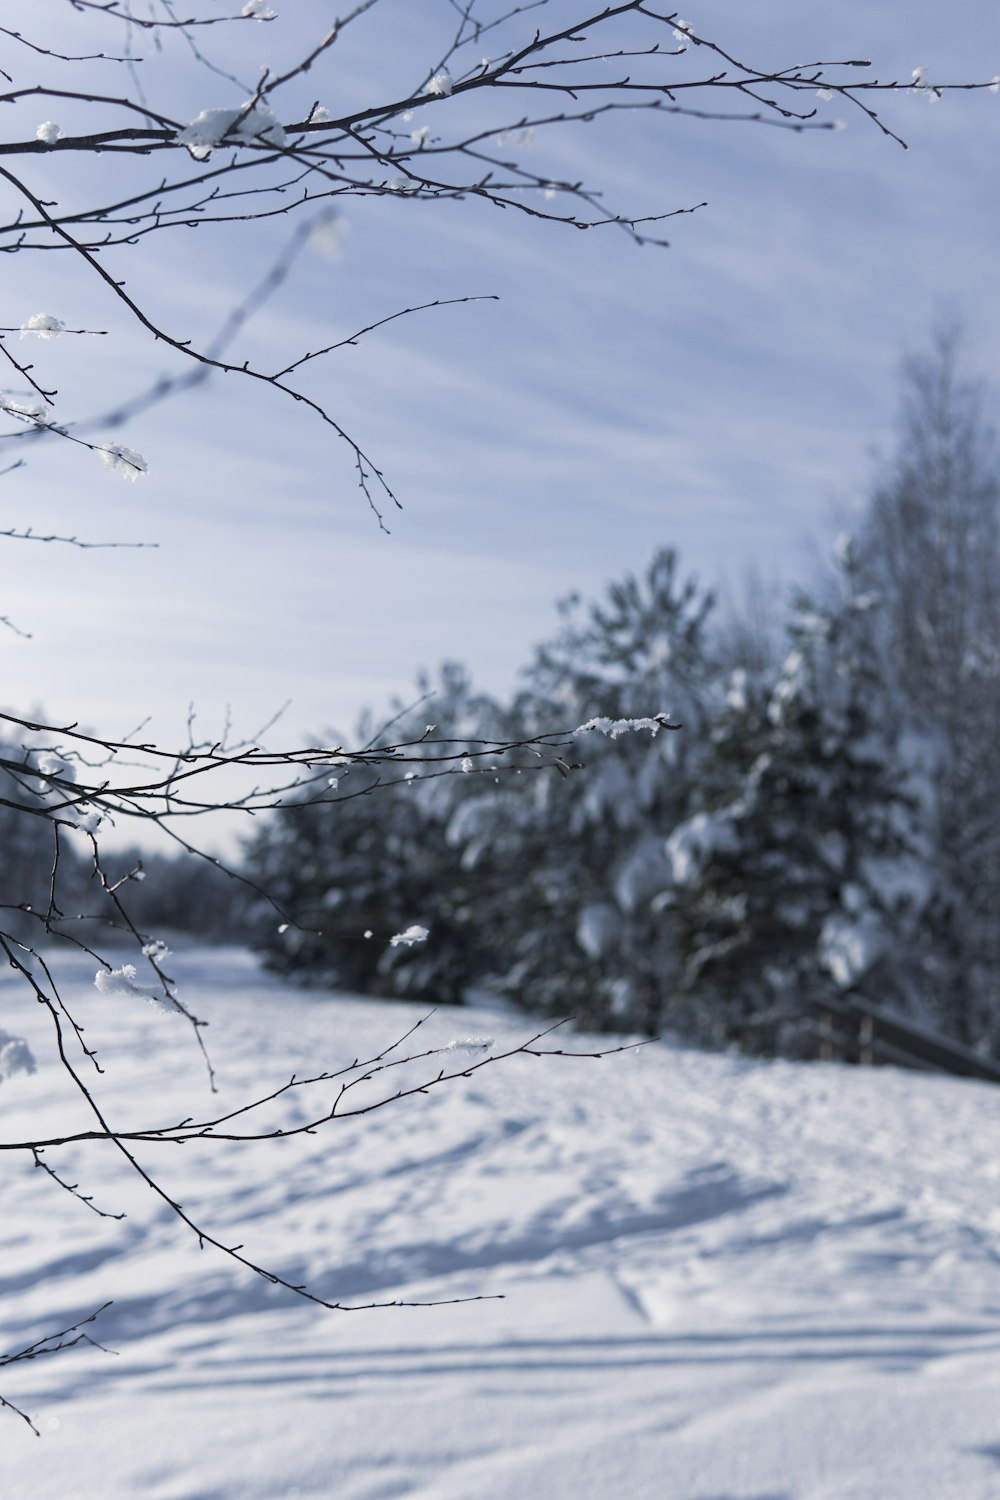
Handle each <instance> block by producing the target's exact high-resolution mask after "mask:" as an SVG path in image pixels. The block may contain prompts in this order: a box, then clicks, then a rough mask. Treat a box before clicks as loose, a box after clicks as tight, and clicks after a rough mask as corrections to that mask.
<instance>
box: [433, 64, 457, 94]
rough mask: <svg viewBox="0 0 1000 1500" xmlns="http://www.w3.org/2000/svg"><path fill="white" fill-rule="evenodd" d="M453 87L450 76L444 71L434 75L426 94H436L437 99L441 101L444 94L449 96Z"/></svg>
mask: <svg viewBox="0 0 1000 1500" xmlns="http://www.w3.org/2000/svg"><path fill="white" fill-rule="evenodd" d="M454 87H455V84H454V82H453V80H452V76H451V74H450V73H449V72H447V71H444V72H441V73H435V74H434V77H433V78H432V79H431V81H430V83H429V84H428V85H427V92H428V93H429V94H436V95H437V97H438V98H439V99H441V98H443V97H444V96H445V95H446V94H450V93H451V91H452V89H453V88H454Z"/></svg>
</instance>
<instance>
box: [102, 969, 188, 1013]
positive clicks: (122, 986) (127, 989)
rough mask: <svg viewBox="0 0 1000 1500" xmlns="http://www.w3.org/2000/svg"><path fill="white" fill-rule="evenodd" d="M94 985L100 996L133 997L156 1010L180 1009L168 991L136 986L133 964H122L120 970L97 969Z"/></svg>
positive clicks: (151, 986) (143, 985) (145, 985)
mask: <svg viewBox="0 0 1000 1500" xmlns="http://www.w3.org/2000/svg"><path fill="white" fill-rule="evenodd" d="M94 984H95V986H96V987H97V989H99V990H100V992H101V994H102V995H133V996H138V997H139V998H140V999H142V1000H145V1001H147V1002H148V1003H149V1004H150V1005H152V1006H155V1007H156V1009H158V1010H179V1009H180V1006H179V1005H178V1004H177V1002H176V1000H175V999H174V997H173V995H171V994H170V993H169V992H168V991H165V990H161V989H157V988H156V986H155V985H149V984H137V983H136V967H135V964H122V966H121V968H120V969H98V971H97V973H96V974H95V975H94ZM168 1002H172V1004H171V1003H168Z"/></svg>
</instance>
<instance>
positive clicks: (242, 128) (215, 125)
mask: <svg viewBox="0 0 1000 1500" xmlns="http://www.w3.org/2000/svg"><path fill="white" fill-rule="evenodd" d="M249 104H250V101H249V100H247V103H246V104H243V105H241V106H240V108H239V109H203V110H202V111H201V113H200V114H198V115H195V117H194V119H193V120H192V121H191V123H190V125H185V127H184V129H183V130H180V131H178V133H177V135H176V136H175V140H176V141H177V142H178V144H179V145H181V146H186V147H187V148H188V151H190V153H191V155H192V156H193V157H194V159H195V161H207V160H208V158H209V157H210V156H211V154H212V151H213V150H214V148H215V147H216V146H221V145H222V144H223V141H224V140H225V138H226V137H227V135H228V140H225V144H227V145H232V146H243V145H247V144H248V143H253V142H260V143H261V144H262V145H265V146H283V145H284V144H285V141H286V139H287V138H286V136H285V130H284V126H283V125H282V124H281V122H280V121H279V119H278V117H277V115H276V114H275V113H274V110H273V109H269V108H268V106H267V105H266V104H254V105H253V107H252V108H249V107H248V106H249ZM230 131H231V132H232V134H231V135H229V132H230Z"/></svg>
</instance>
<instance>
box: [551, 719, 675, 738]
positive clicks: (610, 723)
mask: <svg viewBox="0 0 1000 1500" xmlns="http://www.w3.org/2000/svg"><path fill="white" fill-rule="evenodd" d="M680 728H682V725H680V724H671V722H670V715H669V714H654V715H653V717H652V718H640V719H608V718H596V719H588V720H587V722H586V724H580V725H579V726H578V727H577V728H576V729H574V731H573V733H574V734H588V733H590V732H591V731H592V730H596V731H597V732H598V733H599V734H606V735H607V736H608V738H609V739H612V740H617V739H618V738H619V737H620V736H621V735H623V734H631V733H633V732H634V731H635V730H637V729H648V730H649V732H650V733H651V734H653V735H656V734H659V732H660V730H661V729H680Z"/></svg>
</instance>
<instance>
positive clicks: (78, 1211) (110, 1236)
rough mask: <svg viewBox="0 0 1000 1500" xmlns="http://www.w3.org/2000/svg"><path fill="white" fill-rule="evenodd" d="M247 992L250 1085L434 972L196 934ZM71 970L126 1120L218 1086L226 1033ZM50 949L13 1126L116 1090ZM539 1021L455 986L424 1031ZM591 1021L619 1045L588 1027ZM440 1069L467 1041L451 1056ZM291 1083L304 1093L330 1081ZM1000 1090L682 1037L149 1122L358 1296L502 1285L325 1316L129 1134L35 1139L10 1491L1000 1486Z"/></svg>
mask: <svg viewBox="0 0 1000 1500" xmlns="http://www.w3.org/2000/svg"><path fill="white" fill-rule="evenodd" d="M168 967H169V968H170V970H171V972H172V973H173V974H174V975H175V977H176V978H177V980H178V984H179V991H180V994H181V997H182V998H183V999H184V1000H185V1002H186V1003H188V1004H190V1005H191V1007H192V1008H193V1009H194V1010H195V1011H196V1012H198V1013H199V1014H204V1015H206V1016H208V1017H209V1019H210V1020H211V1023H212V1024H211V1026H210V1027H209V1029H208V1033H207V1035H208V1039H209V1041H210V1044H211V1048H212V1052H213V1058H214V1061H215V1062H216V1065H217V1067H218V1069H219V1073H220V1080H221V1084H222V1101H223V1103H225V1104H236V1103H239V1102H242V1101H243V1100H244V1099H245V1098H246V1097H247V1096H248V1095H249V1094H250V1093H252V1092H256V1093H260V1092H263V1091H265V1090H267V1089H268V1088H271V1087H274V1086H276V1085H277V1084H279V1083H281V1082H284V1081H285V1080H286V1079H287V1078H288V1076H289V1075H290V1074H291V1073H292V1072H293V1071H295V1072H298V1073H302V1072H304V1071H315V1070H317V1069H318V1068H320V1067H323V1066H335V1065H337V1064H338V1063H341V1062H344V1061H349V1060H351V1058H353V1057H354V1056H355V1055H356V1054H357V1053H359V1052H360V1053H365V1052H375V1051H378V1050H379V1049H380V1048H381V1047H382V1046H384V1045H386V1044H387V1043H388V1042H390V1041H392V1040H394V1039H395V1037H397V1036H398V1035H400V1034H401V1033H402V1032H403V1031H404V1030H405V1029H406V1028H407V1027H408V1026H409V1025H412V1023H413V1021H414V1020H415V1019H416V1018H417V1016H418V1015H420V1014H422V1012H421V1011H420V1010H419V1008H417V1007H413V1006H409V1005H402V1004H384V1003H374V1002H365V1001H360V1000H354V999H347V998H340V999H337V1000H331V999H330V998H329V997H328V996H326V995H323V994H320V993H316V992H312V993H309V992H300V991H296V990H293V989H290V988H289V987H287V986H283V985H281V984H278V983H276V982H275V981H273V980H272V979H270V978H268V977H267V976H264V975H262V974H261V973H259V971H258V970H257V969H256V966H255V965H254V963H253V960H252V959H251V958H250V957H249V956H248V955H246V954H243V953H240V952H236V951H232V950H230V951H225V950H220V951H216V952H212V951H208V950H203V951H201V952H196V953H191V954H189V955H188V956H187V957H184V956H181V957H179V958H177V959H176V960H174V959H171V960H170V963H169V965H168ZM92 969H93V965H89V966H86V965H77V964H76V963H75V962H74V963H73V964H71V965H69V966H68V969H66V970H65V971H64V972H65V973H66V974H67V975H68V981H67V985H66V991H65V993H66V997H67V999H68V1000H70V1001H71V1003H72V1008H73V1009H74V1013H75V1014H76V1015H77V1017H78V1019H80V1020H81V1021H83V1022H84V1023H85V1024H86V1025H87V1028H88V1030H87V1036H88V1039H89V1040H90V1042H91V1043H92V1044H94V1043H96V1044H97V1045H98V1046H99V1050H100V1055H101V1060H102V1063H103V1064H104V1066H105V1067H106V1069H107V1072H106V1075H105V1077H104V1078H103V1079H101V1080H97V1082H98V1084H99V1085H100V1091H101V1098H102V1100H103V1101H104V1104H105V1106H106V1108H107V1111H108V1114H109V1116H110V1118H111V1120H112V1121H113V1122H114V1123H115V1125H117V1126H119V1127H120V1128H126V1127H128V1126H129V1125H135V1124H138V1123H139V1122H140V1121H141V1122H143V1123H146V1124H148V1123H151V1122H153V1123H168V1122H170V1121H171V1120H176V1119H181V1118H183V1117H184V1116H187V1115H192V1114H193V1115H196V1116H201V1115H204V1113H205V1112H206V1110H208V1109H210V1108H211V1106H212V1099H211V1096H210V1095H209V1092H208V1088H207V1084H206V1081H205V1075H204V1070H203V1068H202V1067H201V1065H200V1063H199V1059H198V1055H197V1052H196V1050H195V1048H194V1046H193V1044H192V1040H191V1035H190V1031H189V1029H188V1028H187V1027H186V1026H185V1025H184V1023H183V1022H180V1021H178V1019H177V1018H175V1017H172V1016H169V1015H165V1014H163V1013H158V1012H156V1011H154V1010H153V1009H152V1008H150V1007H147V1006H146V1005H144V1004H143V1003H142V1001H141V1000H136V999H134V998H132V997H127V996H124V995H102V994H99V993H98V992H97V991H96V990H95V989H94V988H93V973H92ZM38 1009H39V1008H38V1007H37V1006H35V1005H34V1002H33V1001H32V1000H31V998H30V996H28V995H26V994H25V992H24V991H23V990H22V989H21V988H19V987H18V985H17V983H16V981H15V979H14V977H13V976H10V977H9V978H8V977H5V978H3V979H2V980H0V1023H2V1024H3V1026H4V1027H5V1028H6V1029H7V1030H8V1031H9V1032H11V1033H12V1034H15V1035H18V1036H24V1037H26V1038H27V1040H28V1041H29V1043H30V1044H31V1046H32V1049H33V1051H34V1052H35V1056H36V1058H37V1059H38V1062H39V1072H38V1074H36V1075H35V1076H34V1077H18V1078H15V1079H12V1080H10V1081H8V1082H6V1083H4V1085H3V1086H2V1088H0V1109H2V1114H0V1129H2V1132H3V1136H4V1138H5V1139H7V1140H13V1139H21V1138H24V1137H25V1136H27V1135H29V1134H30V1135H35V1136H37V1135H39V1134H41V1133H42V1132H43V1131H46V1130H48V1129H49V1128H50V1127H51V1128H53V1129H55V1128H57V1127H58V1128H66V1126H67V1124H69V1123H72V1122H77V1121H82V1118H83V1116H82V1115H81V1113H80V1109H79V1106H78V1105H77V1104H76V1102H75V1101H73V1100H71V1099H69V1097H68V1095H67V1090H66V1086H65V1083H64V1080H63V1077H62V1075H61V1074H60V1073H59V1071H58V1069H56V1068H55V1067H53V1066H52V1064H51V1062H50V1061H49V1049H48V1047H47V1044H46V1039H45V1029H44V1024H43V1023H44V1021H45V1017H44V1016H43V1015H42V1014H41V1013H39V1014H37V1015H36V1014H35V1012H36V1011H38ZM531 1032H532V1027H531V1024H530V1022H529V1021H527V1020H525V1019H524V1018H521V1017H518V1016H516V1015H512V1014H510V1013H505V1012H502V1011H497V1010H491V1009H488V1008H485V1007H483V1008H479V1007H477V1008H474V1009H466V1010H462V1011H439V1012H438V1013H437V1014H436V1015H435V1016H433V1017H432V1018H431V1019H430V1020H429V1021H428V1022H427V1023H426V1026H425V1027H424V1028H422V1030H421V1032H420V1033H419V1039H420V1043H421V1045H441V1046H443V1045H445V1044H447V1043H448V1042H449V1041H451V1040H453V1039H458V1040H461V1039H463V1038H465V1037H467V1036H476V1035H482V1034H485V1035H490V1036H493V1037H495V1038H496V1042H497V1046H498V1047H500V1046H503V1045H505V1044H509V1043H510V1042H511V1041H513V1040H520V1039H522V1038H526V1037H527V1036H529V1035H530V1034H531ZM563 1044H564V1045H581V1046H583V1045H589V1043H588V1042H587V1040H586V1039H582V1038H577V1037H568V1038H564V1039H563ZM435 1070H436V1065H433V1064H432V1066H431V1068H430V1071H429V1075H428V1076H431V1075H432V1074H433V1072H434V1071H435ZM329 1087H330V1086H329V1085H318V1086H317V1087H316V1088H315V1089H314V1090H313V1091H311V1093H310V1096H309V1099H308V1100H307V1099H305V1098H303V1097H302V1096H301V1095H294V1096H292V1100H291V1102H290V1103H288V1104H286V1105H285V1106H284V1107H283V1108H282V1109H280V1110H278V1109H273V1108H272V1109H270V1110H269V1111H267V1112H266V1113H265V1119H267V1120H272V1121H277V1119H278V1118H279V1117H280V1118H281V1119H283V1120H284V1121H285V1122H286V1123H287V1122H288V1121H290V1120H295V1119H301V1120H304V1119H306V1118H307V1115H306V1114H305V1112H304V1111H305V1109H306V1105H307V1104H309V1105H311V1106H313V1107H315V1106H316V1104H317V1100H318V1099H320V1098H322V1094H323V1090H324V1089H326V1090H329ZM998 1144H1000V1092H998V1091H997V1090H995V1089H993V1088H991V1087H990V1086H988V1085H985V1084H975V1083H967V1082H964V1081H959V1080H952V1079H944V1078H935V1077H924V1076H918V1075H907V1074H902V1073H897V1072H894V1071H892V1070H890V1069H884V1070H878V1071H867V1070H852V1069H847V1068H835V1067H829V1066H821V1065H796V1064H789V1063H771V1064H762V1063H750V1062H747V1061H745V1060H742V1059H739V1058H734V1057H729V1056H719V1055H712V1054H705V1053H699V1052H696V1051H692V1050H685V1049H680V1048H675V1047H672V1046H669V1045H667V1044H665V1043H659V1044H656V1045H654V1046H651V1047H648V1048H643V1049H641V1050H640V1051H637V1052H630V1053H625V1054H622V1055H620V1056H617V1057H610V1058H606V1059H604V1060H602V1061H593V1060H569V1059H559V1058H552V1059H547V1060H537V1059H533V1058H516V1059H513V1060H511V1061H509V1062H505V1063H500V1064H497V1065H496V1066H491V1067H489V1068H486V1069H484V1070H482V1071H480V1072H478V1073H477V1074H475V1075H474V1077H472V1078H470V1079H467V1080H460V1081H458V1082H457V1083H453V1084H450V1085H449V1086H448V1087H447V1088H446V1089H442V1090H441V1091H439V1092H436V1093H431V1094H429V1095H425V1096H418V1097H416V1098H415V1099H412V1100H408V1101H405V1102H402V1103H399V1104H395V1105H390V1106H388V1107H386V1108H385V1109H384V1110H381V1111H376V1112H374V1113H372V1114H370V1115H367V1116H364V1117H361V1118H358V1119H354V1120H345V1121H341V1122H335V1123H333V1124H331V1125H330V1126H329V1127H328V1128H327V1129H326V1130H325V1131H322V1132H320V1133H319V1134H317V1135H315V1136H306V1137H302V1138H300V1139H297V1140H295V1141H288V1142H279V1143H266V1142H265V1143H261V1144H241V1145H236V1146H223V1145H219V1144H216V1145H207V1144H188V1145H185V1146H183V1147H180V1146H167V1145H161V1146H155V1147H154V1146H148V1147H146V1148H144V1150H143V1152H142V1160H143V1162H144V1163H146V1164H147V1165H150V1166H152V1167H156V1168H157V1170H158V1172H159V1175H160V1178H161V1180H162V1181H163V1184H164V1186H165V1187H166V1188H167V1189H168V1191H170V1192H171V1193H172V1194H173V1195H174V1196H175V1197H176V1198H178V1199H179V1201H180V1202H181V1203H182V1204H183V1205H184V1207H185V1209H186V1210H187V1211H188V1212H190V1213H191V1214H192V1216H193V1217H194V1218H195V1219H196V1220H198V1221H200V1222H203V1223H204V1225H205V1227H206V1228H208V1229H210V1230H211V1231H213V1232H217V1233H219V1234H220V1237H222V1238H224V1239H229V1240H231V1242H234V1243H235V1242H238V1241H239V1242H242V1243H244V1245H245V1246H246V1249H247V1253H248V1254H250V1255H251V1256H252V1257H254V1258H255V1259H258V1260H260V1261H262V1262H263V1263H264V1264H265V1265H272V1266H273V1267H274V1268H275V1269H276V1270H279V1271H280V1272H281V1273H282V1274H283V1275H286V1276H288V1277H290V1278H291V1279H293V1280H296V1281H298V1280H305V1281H307V1282H308V1283H309V1285H310V1286H311V1287H312V1288H313V1289H314V1290H315V1291H317V1292H318V1293H319V1294H320V1295H322V1296H324V1297H336V1298H343V1299H344V1300H353V1301H356V1302H366V1301H371V1300H379V1301H382V1300H388V1299H392V1298H405V1299H408V1300H410V1299H412V1300H421V1299H429V1300H433V1299H440V1298H449V1297H462V1296H477V1295H484V1296H487V1297H492V1296H498V1297H499V1296H500V1295H501V1294H502V1300H495V1301H493V1300H490V1301H479V1302H473V1303H471V1304H467V1305H460V1306H451V1307H437V1308H397V1309H387V1310H382V1311H358V1312H351V1313H337V1312H326V1311H323V1310H322V1309H318V1308H315V1307H313V1306H310V1305H308V1304H306V1303H303V1302H301V1301H300V1300H297V1299H295V1298H294V1297H292V1296H291V1295H290V1294H289V1293H287V1292H284V1291H282V1290H280V1289H277V1288H274V1287H271V1286H269V1285H267V1284H266V1283H264V1282H262V1281H260V1280H255V1279H253V1278H252V1277H251V1276H250V1275H249V1273H247V1272H245V1271H243V1270H241V1269H240V1268H239V1267H238V1266H236V1265H235V1264H233V1263H232V1262H231V1261H229V1260H228V1259H227V1258H225V1257H223V1256H222V1255H220V1254H219V1253H218V1252H216V1251H213V1250H211V1249H206V1250H205V1251H199V1249H198V1247H197V1243H196V1242H195V1241H194V1239H193V1238H192V1237H191V1235H190V1234H189V1232H188V1231H186V1230H184V1229H183V1226H181V1225H180V1224H179V1223H178V1221H177V1220H176V1219H175V1218H174V1217H173V1216H172V1215H171V1214H170V1213H169V1211H168V1210H167V1209H166V1208H165V1207H164V1206H163V1205H162V1204H160V1203H158V1201H157V1200H156V1199H155V1198H154V1197H153V1196H152V1195H151V1194H150V1192H149V1190H148V1189H147V1188H145V1187H144V1185H143V1184H142V1183H141V1182H138V1181H137V1180H135V1179H134V1178H133V1177H130V1176H129V1174H128V1171H127V1168H125V1166H124V1164H123V1163H122V1164H121V1165H120V1164H119V1162H116V1161H115V1159H114V1156H115V1153H114V1149H113V1148H109V1147H107V1146H105V1145H103V1144H95V1145H90V1146H85V1147H72V1148H65V1149H63V1150H61V1151H55V1150H54V1151H51V1152H50V1153H48V1160H49V1162H50V1164H51V1165H52V1166H54V1167H55V1168H56V1169H57V1170H58V1171H59V1172H60V1174H61V1175H62V1176H64V1177H68V1178H69V1180H70V1181H74V1182H76V1181H79V1182H80V1183H81V1187H82V1190H83V1191H85V1192H89V1193H93V1194H94V1196H95V1199H96V1201H97V1203H98V1204H99V1206H101V1207H102V1208H105V1209H108V1210H111V1211H115V1212H117V1211H120V1210H122V1209H125V1210H127V1212H128V1214H129V1217H128V1219H127V1220H125V1221H124V1222H123V1223H117V1222H112V1221H109V1220H105V1219H100V1218H98V1217H96V1215H94V1214H92V1213H90V1212H89V1211H88V1210H87V1209H86V1208H85V1207H84V1206H83V1205H82V1204H80V1203H79V1202H77V1201H75V1200H74V1199H72V1198H70V1197H69V1196H68V1195H67V1194H65V1193H62V1192H60V1191H59V1190H58V1189H57V1188H56V1187H55V1186H54V1184H52V1183H51V1182H50V1181H48V1180H47V1179H45V1178H44V1176H43V1174H42V1173H41V1172H38V1171H35V1170H34V1169H33V1168H32V1167H31V1162H30V1157H29V1158H27V1159H23V1158H21V1157H19V1156H13V1155H11V1154H7V1155H5V1156H4V1157H3V1172H4V1182H3V1199H2V1202H3V1213H2V1215H0V1291H2V1294H3V1295H2V1298H0V1309H2V1312H0V1322H2V1332H0V1348H2V1349H5V1350H10V1349H13V1348H16V1347H21V1346H22V1345H24V1344H26V1343H28V1342H30V1341H31V1340H33V1339H35V1338H37V1337H39V1336H40V1335H41V1334H42V1333H45V1332H48V1331H51V1330H53V1329H55V1328H59V1327H64V1326H67V1325H68V1324H70V1323H72V1322H75V1321H76V1320H77V1319H78V1318H80V1317H83V1316H86V1315H87V1314H88V1313H90V1312H91V1311H93V1309H94V1308H95V1307H97V1306H98V1305H100V1303H102V1302H104V1301H106V1300H107V1299H108V1298H113V1299H114V1305H113V1306H112V1307H111V1308H110V1309H109V1310H108V1311H107V1312H106V1313H104V1314H103V1315H102V1317H101V1319H100V1321H99V1324H98V1325H96V1327H95V1334H96V1336H97V1337H99V1338H100V1339H101V1340H102V1342H104V1343H105V1344H107V1345H108V1346H109V1347H110V1348H112V1349H114V1350H116V1351H118V1352H117V1353H116V1354H114V1355H110V1354H104V1353H101V1352H99V1351H96V1350H89V1349H86V1348H84V1349H77V1350H73V1351H69V1352H67V1353H65V1354H61V1355H58V1356H56V1357H54V1358H53V1359H51V1360H48V1361H38V1362H36V1363H33V1364H22V1365H17V1366H13V1367H11V1368H9V1369H7V1370H6V1371H3V1372H0V1392H2V1393H3V1394H4V1395H5V1396H7V1397H8V1398H9V1399H11V1400H13V1401H16V1402H17V1403H18V1404H19V1405H21V1406H23V1407H24V1408H25V1409H26V1410H28V1411H29V1412H30V1413H31V1415H32V1416H33V1418H34V1419H35V1421H36V1424H37V1425H38V1426H39V1427H40V1429H41V1432H42V1437H41V1439H36V1438H35V1437H33V1436H32V1434H31V1433H30V1432H29V1431H28V1429H27V1428H26V1427H25V1426H24V1424H23V1423H20V1422H19V1421H18V1420H17V1419H16V1418H14V1417H11V1416H10V1414H6V1415H0V1423H2V1426H0V1493H2V1495H3V1497H4V1500H28V1497H31V1500H136V1497H137V1496H140V1495H141V1496H143V1497H149V1500H391V1497H396V1496H400V1497H404V1496H405V1497H413V1500H472V1497H476V1500H536V1497H538V1500H549V1497H552V1500H613V1497H618V1496H628V1497H633V1496H635V1497H649V1500H922V1497H924V1496H926V1497H929V1500H993V1497H995V1496H996V1495H997V1494H1000V1361H998V1359H997V1352H998V1348H1000V1257H998V1250H1000V1200H998V1178H1000V1153H998V1150H997V1147H998Z"/></svg>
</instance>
